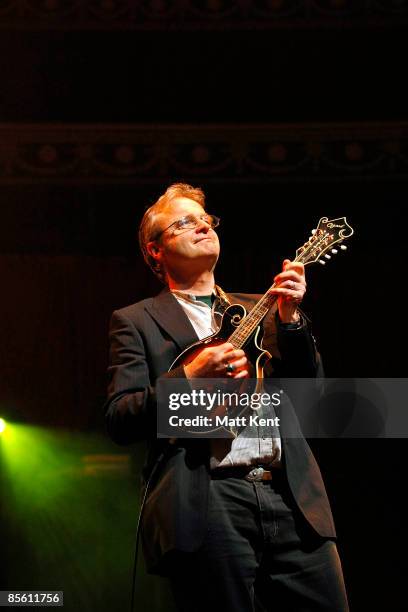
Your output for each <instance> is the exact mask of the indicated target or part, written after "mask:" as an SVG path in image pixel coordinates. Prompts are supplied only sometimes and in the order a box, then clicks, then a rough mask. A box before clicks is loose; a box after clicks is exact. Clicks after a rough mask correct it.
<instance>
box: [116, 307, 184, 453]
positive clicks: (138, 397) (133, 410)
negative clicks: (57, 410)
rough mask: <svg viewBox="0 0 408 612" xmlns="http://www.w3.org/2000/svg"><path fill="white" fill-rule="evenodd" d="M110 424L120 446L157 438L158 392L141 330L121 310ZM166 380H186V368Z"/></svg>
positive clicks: (117, 314)
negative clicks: (173, 378)
mask: <svg viewBox="0 0 408 612" xmlns="http://www.w3.org/2000/svg"><path fill="white" fill-rule="evenodd" d="M109 340H110V353H109V367H108V381H109V383H108V399H107V402H106V404H105V408H106V425H107V429H108V433H109V435H110V436H111V438H112V439H113V440H114V441H115V442H117V443H118V444H130V443H132V442H136V441H138V440H143V439H147V438H152V437H156V393H155V387H154V385H153V384H152V381H151V377H150V373H149V367H148V360H147V355H146V350H145V344H144V342H143V339H142V336H141V334H140V331H139V330H138V329H137V328H136V326H135V324H134V323H133V322H132V321H131V320H130V319H129V318H128V317H126V316H125V315H123V314H122V313H120V312H119V311H115V312H114V313H113V314H112V318H111V323H110V331H109ZM163 377H177V378H184V377H185V374H184V369H183V367H182V366H181V367H179V368H176V369H175V370H173V371H172V372H171V373H167V372H166V373H164V374H163Z"/></svg>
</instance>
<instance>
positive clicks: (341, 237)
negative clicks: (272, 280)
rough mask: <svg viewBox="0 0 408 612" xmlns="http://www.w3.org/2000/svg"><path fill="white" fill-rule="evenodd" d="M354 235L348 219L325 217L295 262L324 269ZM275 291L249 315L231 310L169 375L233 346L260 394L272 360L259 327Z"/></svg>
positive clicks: (181, 357) (237, 306)
mask: <svg viewBox="0 0 408 612" xmlns="http://www.w3.org/2000/svg"><path fill="white" fill-rule="evenodd" d="M353 233H354V230H353V229H352V227H351V226H350V225H349V224H348V223H347V220H346V217H340V218H338V219H331V220H329V219H328V218H327V217H322V218H321V219H320V221H319V223H318V226H317V229H315V230H313V231H312V235H311V237H310V238H309V240H308V241H307V242H305V243H304V244H303V245H302V246H301V247H300V248H299V249H297V251H296V257H295V259H294V261H297V262H300V263H302V264H304V265H305V266H307V265H309V264H312V263H317V262H318V263H320V264H322V265H324V264H326V262H327V261H328V260H330V259H331V257H332V254H333V255H336V254H337V253H338V250H337V249H336V248H335V246H338V247H339V248H340V249H342V250H345V249H347V247H346V246H345V245H344V244H343V242H344V241H345V240H346V239H348V238H350V237H351V236H352V235H353ZM274 287H275V285H272V286H271V287H270V288H269V289H268V291H267V292H266V293H265V294H264V295H263V296H262V297H261V299H260V300H259V301H258V302H257V303H256V304H255V306H254V307H253V308H252V310H251V311H250V312H249V313H248V312H247V311H246V309H245V308H244V306H242V305H241V304H232V305H230V306H228V308H227V309H226V310H225V312H224V313H223V315H222V319H221V323H220V327H219V329H218V330H217V331H216V332H215V333H214V334H212V335H210V336H208V337H206V338H203V339H202V340H199V341H198V342H195V343H194V344H192V345H190V346H189V347H187V348H186V349H185V350H184V351H182V352H181V353H180V355H179V356H178V357H177V358H176V359H175V361H174V362H173V363H172V364H171V366H170V368H169V371H170V370H173V369H174V368H176V367H178V366H182V365H183V366H184V365H187V364H188V363H190V362H191V361H193V359H195V357H196V356H197V355H198V354H199V353H200V352H201V351H202V350H203V349H204V348H207V347H211V346H216V345H219V344H223V343H224V342H230V343H231V344H232V345H233V346H234V348H236V349H243V350H244V351H245V353H246V355H247V358H248V361H249V362H250V364H251V367H252V372H251V377H252V378H256V379H257V381H258V384H257V386H256V388H255V389H254V391H253V392H259V390H260V389H261V387H262V379H263V370H264V367H265V365H266V363H267V362H268V361H269V359H271V357H272V355H271V354H270V353H269V351H267V350H265V349H263V348H262V346H261V343H262V329H261V326H260V324H261V322H262V320H263V319H264V317H265V316H266V314H267V313H268V311H269V310H270V309H271V307H272V306H273V304H274V303H275V302H276V300H277V296H276V295H273V294H271V293H270V291H271V289H273V288H274Z"/></svg>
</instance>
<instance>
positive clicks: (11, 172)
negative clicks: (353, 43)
mask: <svg viewBox="0 0 408 612" xmlns="http://www.w3.org/2000/svg"><path fill="white" fill-rule="evenodd" d="M0 143H1V144H0V182H2V183H16V184H17V183H25V182H28V183H37V182H41V181H44V182H49V183H53V182H58V183H85V182H89V181H92V182H108V183H109V182H120V183H145V182H156V181H157V180H162V179H170V180H172V179H176V178H180V177H184V178H189V179H190V178H191V179H193V178H205V180H206V181H219V180H225V181H232V182H239V181H243V180H245V181H257V182H270V181H291V180H297V181H299V180H304V181H310V180H339V179H340V178H341V179H355V178H362V177H364V178H370V179H373V180H375V179H381V178H384V177H394V178H397V177H400V178H405V179H408V123H381V124H379V123H373V124H313V125H308V124H298V125H296V124H291V125H236V126H234V125H203V126H199V125H190V126H189V125H185V124H183V125H161V126H160V125H154V126H149V125H118V126H116V127H115V126H112V125H101V124H98V125H93V124H89V125H82V124H81V125H71V124H65V125H58V126H56V125H48V124H44V125H41V124H40V125H39V124H36V125H12V126H10V125H5V124H3V125H0Z"/></svg>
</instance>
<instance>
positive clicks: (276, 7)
mask: <svg viewBox="0 0 408 612" xmlns="http://www.w3.org/2000/svg"><path fill="white" fill-rule="evenodd" d="M407 18H408V2H406V1H405V0H398V1H394V2H390V0H173V1H171V0H4V1H3V2H2V3H1V6H0V27H1V28H14V29H24V30H30V29H56V28H57V29H61V30H72V29H78V30H79V29H81V30H83V29H102V30H115V29H119V30H129V29H131V30H163V29H169V30H170V29H171V30H177V29H178V30H180V29H189V30H195V29H209V30H213V29H221V28H222V29H224V28H228V29H254V28H258V29H259V28H262V29H273V28H293V27H300V28H308V27H312V28H315V27H316V26H322V27H333V26H334V27H338V26H340V25H341V27H355V26H357V25H363V26H367V25H370V24H372V25H375V26H378V25H382V26H387V25H388V26H391V27H395V26H400V25H401V24H402V23H404V22H405V23H406V22H407Z"/></svg>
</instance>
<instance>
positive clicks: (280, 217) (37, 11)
mask: <svg viewBox="0 0 408 612" xmlns="http://www.w3.org/2000/svg"><path fill="white" fill-rule="evenodd" d="M45 4H47V3H44V6H45ZM108 4H109V3H107V4H106V6H105V9H103V6H102V4H101V5H96V3H95V5H94V6H95V7H97V9H95V12H93V13H92V11H90V10H89V11H85V9H84V12H83V13H81V14H79V13H78V12H74V11H71V12H70V10H69V8H70V7H71V3H67V4H66V5H65V6H64V5H62V4H61V3H60V4H58V3H54V5H53V6H54V9H52V10H53V11H54V13H53V12H52V10H51V9H50V8H49V7H48V9H47V11H48V12H47V11H46V10H45V9H44V6H43V5H41V6H40V3H32V4H31V5H30V6H31V7H34V8H33V9H32V12H31V13H30V12H25V13H24V11H20V13H19V12H18V11H17V8H18V6H19V5H20V3H18V2H14V3H13V2H11V3H10V6H11V8H12V9H16V10H14V11H10V12H9V13H7V12H5V13H4V15H3V17H4V19H3V23H2V26H1V27H2V29H1V30H0V74H1V75H2V87H1V93H0V116H1V122H2V123H1V125H0V137H1V141H0V188H1V201H0V211H1V226H0V235H1V240H0V278H1V281H2V288H3V291H2V298H1V300H0V317H1V321H2V341H1V343H0V362H1V397H0V402H1V409H2V414H1V415H0V416H4V417H7V418H9V419H10V420H11V421H15V422H20V423H23V424H27V425H29V424H35V425H39V426H41V427H53V428H57V429H61V428H63V429H64V430H67V431H69V432H71V434H72V436H73V437H75V436H76V435H77V434H80V435H82V434H85V435H89V436H90V439H91V437H92V436H94V435H99V434H100V435H101V436H103V435H104V434H103V431H104V430H103V427H104V423H103V420H104V419H103V403H104V395H105V383H106V378H105V369H106V364H107V328H108V322H109V317H110V313H111V312H112V310H113V309H114V308H118V307H121V306H124V305H127V304H129V303H131V302H134V301H137V300H139V299H142V298H144V297H147V296H149V295H151V294H152V293H153V292H156V291H158V290H159V289H160V286H159V284H158V283H157V282H156V280H155V279H154V278H153V277H152V275H151V274H150V272H149V270H148V269H147V268H146V267H145V265H144V263H143V262H142V259H141V257H140V255H139V253H138V249H137V243H136V234H137V226H138V221H139V220H140V218H141V216H142V214H143V211H144V209H145V207H146V206H147V205H149V204H151V203H153V202H154V201H155V200H156V199H157V197H158V196H159V195H160V194H161V193H162V192H163V191H164V190H165V188H166V187H167V186H168V185H169V184H170V183H171V182H175V181H186V182H191V183H192V184H194V185H200V186H201V187H202V188H203V189H204V191H205V192H206V194H207V209H208V210H209V211H210V212H214V213H215V214H217V215H219V216H220V217H221V218H222V224H221V226H220V228H219V230H220V238H221V243H222V256H221V259H220V262H219V265H218V274H217V280H218V283H219V284H221V285H222V286H223V288H224V289H226V290H231V291H233V290H239V291H248V292H264V291H265V290H266V289H267V287H268V286H269V285H270V284H271V282H272V278H273V275H274V274H276V273H277V271H278V270H279V268H280V265H281V262H282V260H283V259H284V258H285V257H293V255H294V252H295V250H296V248H297V247H298V246H300V245H301V244H302V243H303V242H304V241H305V240H306V239H307V238H308V236H309V234H310V230H311V229H312V228H313V227H315V225H316V223H317V221H318V219H319V218H320V217H322V216H329V217H339V216H347V219H348V221H349V223H350V224H351V225H352V226H353V227H354V230H355V236H353V238H352V239H351V240H350V241H349V249H348V251H346V252H345V253H341V254H339V255H338V256H337V257H336V258H334V259H332V261H331V262H330V263H329V264H328V265H327V266H326V267H325V268H324V269H323V268H321V267H320V266H316V267H314V268H312V267H310V268H309V273H308V296H307V298H306V300H305V304H304V308H305V310H306V312H307V313H308V314H309V315H310V316H311V319H312V322H313V330H314V333H315V335H316V336H317V339H318V342H319V346H320V349H321V352H322V354H323V358H324V362H325V368H326V373H327V375H328V376H333V377H369V378H374V377H402V376H404V372H405V371H406V368H405V364H406V358H405V340H404V335H405V330H406V327H407V326H406V312H405V310H406V309H405V276H406V265H405V262H404V259H405V249H406V246H405V245H406V237H405V236H406V221H407V214H406V199H407V194H408V170H407V138H406V133H407V124H406V121H407V119H408V117H407V108H408V88H407V85H406V70H405V68H406V66H405V63H406V62H405V60H406V57H407V51H408V49H407V46H408V43H407V40H408V38H407V19H406V17H407V7H406V3H405V2H390V3H388V4H384V3H377V4H376V3H370V2H369V3H365V4H364V5H363V3H358V2H357V3H353V4H354V8H353V7H352V6H351V5H352V3H347V2H337V3H336V2H326V3H325V2H320V3H319V2H316V3H306V2H304V3H302V2H301V3H298V6H300V7H301V8H302V7H303V9H304V10H300V9H299V10H298V9H296V8H295V3H291V2H286V3H285V2H275V3H274V2H271V3H266V2H264V3H248V4H249V6H250V7H253V6H255V5H257V6H258V8H259V7H262V10H263V13H262V14H261V13H257V14H256V15H255V13H253V14H247V15H245V14H243V13H242V12H240V11H238V13H237V11H235V12H233V11H232V12H231V10H230V9H231V7H233V6H235V5H236V4H239V3H232V2H230V3H222V2H219V3H203V2H197V3H187V4H189V6H192V5H194V4H195V5H196V7H198V8H199V9H200V11H201V12H200V11H198V9H197V11H198V12H197V11H196V12H195V13H194V12H187V13H185V12H184V13H183V11H181V9H180V7H179V5H178V3H174V6H173V9H172V12H171V11H170V12H168V13H166V10H167V9H168V10H170V9H169V6H170V5H169V4H168V3H163V4H162V6H163V11H162V13H160V11H159V13H160V14H159V13H157V15H156V17H155V16H154V15H153V17H152V16H151V15H152V13H149V14H147V13H144V17H143V15H142V13H137V11H136V13H135V12H134V13H126V11H125V9H124V10H123V11H122V12H120V10H119V9H120V8H121V7H122V8H123V7H125V8H126V10H127V9H129V7H133V8H134V7H140V6H145V7H146V6H147V3H129V2H127V3H126V2H122V3H120V2H117V3H111V9H109V7H108ZM48 5H49V6H51V5H52V3H48ZM92 5H93V3H92V2H91V3H84V4H83V7H85V6H86V7H88V8H89V7H92ZM210 5H211V6H210ZM306 5H308V6H309V10H308V11H307V10H306V9H305V7H306ZM115 6H116V8H117V11H116V12H115V10H114V8H112V7H115ZM157 6H158V5H157ZM209 6H210V8H208V7H209ZM375 6H376V7H377V9H376V8H375ZM285 7H286V9H287V10H286V12H285V10H284V9H285ZM316 7H317V8H316ZM364 7H365V8H364ZM367 7H368V8H367ZM378 7H380V8H381V10H379V9H378ZM64 8H65V9H66V10H65V13H64V10H63V9H64ZM59 9H61V10H59ZM210 9H211V10H210ZM318 9H319V10H318ZM109 10H112V11H113V12H112V14H111V16H110V17H109V15H108V14H107V13H108V12H109ZM50 11H51V13H50ZM98 11H99V12H98ZM104 11H105V13H104ZM19 15H20V17H19ZM129 15H130V17H129ZM135 15H136V16H135ZM140 15H142V16H140ZM149 15H150V16H149ZM254 15H255V16H254ZM282 130H283V131H282ZM146 134H147V137H146ZM169 134H170V135H169ZM243 141H245V146H246V148H245V147H244V150H243V153H242V159H243V164H242V165H241V166H239V164H238V163H237V162H236V160H237V155H238V153H237V151H238V152H239V151H240V147H241V145H242V142H243ZM248 143H250V144H249V145H248ZM316 143H317V144H316ZM312 145H314V149H313V151H314V156H313V155H312V156H311V157H308V158H306V157H305V151H306V150H309V151H310V147H311V146H312ZM87 146H88V147H90V149H87V148H86V147H87ZM138 147H139V148H138ZM316 147H317V149H316ZM153 150H154V151H156V153H157V150H160V151H163V150H164V151H165V155H164V157H165V158H166V160H167V162H166V163H164V164H163V163H162V164H161V165H160V164H159V165H154V164H153V165H149V164H147V165H145V166H144V165H143V163H142V162H146V160H147V161H149V159H153V157H154V154H156V153H154V154H153V153H152V151H153ZM78 151H80V153H78ZM81 151H82V153H81ZM83 151H85V153H83ZM87 151H88V153H87ZM226 151H228V152H230V151H233V153H234V155H233V158H234V160H235V162H234V164H232V163H230V162H227V161H225V160H227V159H228V154H229V153H228V154H227V153H226ZM79 155H82V157H81V160H82V162H81V163H82V165H78V163H77V161H78V159H79ZM87 155H88V156H87ZM160 155H161V153H160ZM160 159H162V158H160ZM305 159H307V162H306V161H305ZM311 159H312V161H310V160H311ZM168 160H170V161H168ZM254 160H255V161H254ZM74 162H75V163H74ZM255 162H256V163H255ZM75 164H76V165H75ZM138 164H139V165H138ZM102 439H103V438H102ZM105 445H106V447H104V453H105V454H108V455H109V454H111V455H112V456H113V455H115V454H116V453H130V454H131V455H132V456H134V457H135V459H134V461H133V469H132V470H131V471H130V472H129V474H128V475H127V476H126V477H125V476H123V475H122V476H121V478H123V483H122V484H123V487H124V490H125V491H126V494H127V495H133V494H134V495H135V497H134V500H133V502H134V504H135V506H136V505H137V496H136V494H137V490H138V486H139V482H138V476H137V473H138V470H139V469H140V463H141V458H142V454H143V453H142V450H143V449H142V448H137V449H135V451H132V450H131V449H117V448H116V447H114V445H113V444H111V443H110V442H109V441H106V442H105ZM312 445H313V448H314V450H315V452H316V454H317V456H318V459H319V462H320V465H321V467H322V471H323V473H324V476H325V479H326V482H327V486H328V490H329V495H330V497H331V499H332V502H333V511H334V514H335V518H336V523H337V527H338V532H339V536H340V540H339V549H340V552H341V555H342V559H343V564H344V570H345V575H346V581H347V585H348V590H349V594H350V603H351V609H352V610H365V609H372V610H377V609H378V610H379V609H381V608H382V607H383V606H385V605H387V606H388V607H389V606H390V602H392V604H391V606H392V609H393V610H403V609H405V606H404V599H403V593H404V586H405V584H404V575H405V570H404V567H405V558H404V548H405V542H404V531H405V528H404V519H405V513H404V504H403V494H404V490H405V487H406V471H405V469H404V466H405V456H406V442H405V440H379V439H377V440H375V439H362V440H346V439H343V440H329V441H328V440H326V441H323V440H318V441H317V440H315V441H312ZM88 452H90V451H89V449H88ZM95 452H96V451H95ZM96 478H99V479H100V488H101V490H102V491H103V492H104V493H103V496H102V498H103V500H104V502H103V503H102V504H101V506H100V512H101V513H102V514H103V513H104V512H105V515H104V516H105V517H106V521H105V523H103V524H102V526H101V533H98V534H97V535H95V537H96V538H99V539H101V540H102V541H103V539H104V537H106V538H107V539H108V535H107V534H108V533H109V538H114V536H115V534H117V537H118V538H119V540H120V538H123V529H125V528H123V529H122V527H121V521H123V524H125V526H126V530H127V532H129V534H130V537H129V539H128V542H127V544H128V550H127V551H126V555H125V556H123V557H122V558H121V561H120V562H121V563H122V565H123V567H124V571H123V573H120V572H119V573H115V574H114V575H112V564H113V562H114V560H113V559H112V558H110V555H114V554H115V550H116V549H115V548H114V545H113V544H110V543H107V548H106V549H105V550H104V549H103V548H102V550H99V552H98V557H97V561H95V563H96V562H98V563H99V565H100V566H101V564H102V566H103V568H104V569H103V571H101V572H100V573H99V574H98V580H96V581H95V584H93V585H92V583H91V586H89V585H88V584H87V586H86V589H87V592H86V596H85V595H84V596H83V597H82V595H81V592H79V593H77V596H76V599H75V598H74V599H75V601H76V604H75V606H76V609H78V606H79V608H80V607H81V605H82V606H83V608H82V609H84V610H87V609H98V610H104V609H111V607H112V601H114V597H115V594H116V595H117V597H118V601H119V604H118V605H119V609H127V608H125V606H126V605H127V601H128V599H127V597H128V592H127V591H128V590H129V588H130V587H129V585H130V573H129V567H128V566H130V565H131V562H132V559H131V555H132V547H133V542H132V537H133V535H132V534H133V531H134V528H133V527H134V524H135V522H136V507H135V508H134V509H132V507H131V508H128V509H127V510H126V511H125V510H124V508H123V507H122V506H123V502H122V506H121V507H120V510H119V517H116V516H115V519H114V520H112V516H113V515H114V514H115V510H114V509H112V508H110V506H109V504H111V503H112V500H111V497H110V493H111V492H112V493H113V491H115V496H116V495H117V496H120V483H119V484H118V481H115V484H114V485H112V482H111V481H110V479H109V478H107V477H106V474H105V473H103V472H102V473H99V474H97V476H96ZM115 487H118V490H117V491H116V488H115ZM28 501H29V500H28ZM104 504H105V506H104ZM28 505H29V503H28ZM104 508H105V509H106V508H108V510H104ZM85 511H86V504H85V510H84V511H83V512H85ZM111 513H112V516H111ZM126 521H127V522H126ZM121 529H122V532H121ZM5 538H6V542H7V543H8V545H9V550H10V555H9V558H10V560H9V572H8V574H6V578H7V580H6V582H5V583H4V585H2V588H33V589H34V588H37V589H41V588H44V586H46V584H49V585H50V588H51V587H55V588H57V586H55V581H53V580H52V579H51V580H50V579H49V576H48V578H47V580H48V582H47V581H45V578H44V577H43V575H42V573H41V560H39V559H38V556H36V557H34V556H33V554H32V552H31V553H29V551H28V550H24V548H23V552H20V553H18V552H17V547H16V546H14V545H13V543H14V542H15V538H16V530H15V529H9V530H7V528H5ZM109 542H110V540H109ZM90 545H92V542H90V543H88V544H87V545H86V546H90ZM11 551H14V552H11ZM24 555H27V558H30V559H34V558H35V564H36V565H35V567H36V571H35V572H34V570H33V571H32V575H31V577H30V570H29V569H28V570H27V569H26V571H25V576H24V580H22V578H21V567H22V566H24V565H25V561H24V559H25V556H24ZM80 556H81V550H78V557H80ZM33 563H34V562H33ZM28 565H30V564H28ZM89 571H91V572H92V568H91V569H89ZM27 572H28V573H27ZM67 572H69V570H67ZM100 576H102V577H100ZM59 580H60V582H59V584H61V580H63V578H61V577H60V578H59ZM98 581H99V582H101V583H103V584H100V583H99V582H98ZM109 582H110V584H109V592H110V596H111V597H112V600H110V599H109V597H108V596H107V597H106V599H105V600H103V598H102V600H100V599H98V597H100V593H101V592H102V593H103V592H104V589H107V587H106V584H107V583H109ZM79 584H80V585H81V584H82V583H79ZM70 585H71V582H70V579H68V578H67V585H66V587H65V590H66V592H67V591H69V588H70ZM61 588H64V585H62V587H61ZM83 588H84V590H86V589H85V587H83ZM157 588H158V586H157V582H156V581H155V579H151V580H150V579H147V578H146V577H143V580H142V586H141V590H142V591H143V592H142V594H141V595H140V598H141V599H140V601H142V600H143V602H145V604H144V605H145V606H146V605H148V606H149V609H151V610H153V609H157V610H170V609H171V604H170V603H168V602H167V595H163V596H162V598H160V597H159V598H158V597H157V595H156V596H155V598H154V599H152V598H151V597H153V596H152V595H151V594H152V590H155V589H157ZM160 588H162V589H164V590H163V593H165V592H166V591H165V587H164V586H163V587H161V586H160V587H159V590H160ZM92 589H94V590H95V592H96V591H98V593H99V594H98V595H95V594H94V593H93V591H92ZM106 592H107V591H106ZM155 592H156V593H157V591H155ZM81 602H82V603H81ZM84 602H86V603H84ZM154 602H155V603H154ZM104 606H106V608H105V607H104ZM154 606H156V607H154ZM66 607H67V608H68V609H69V603H67V606H66ZM139 609H142V607H140V608H139Z"/></svg>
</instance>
